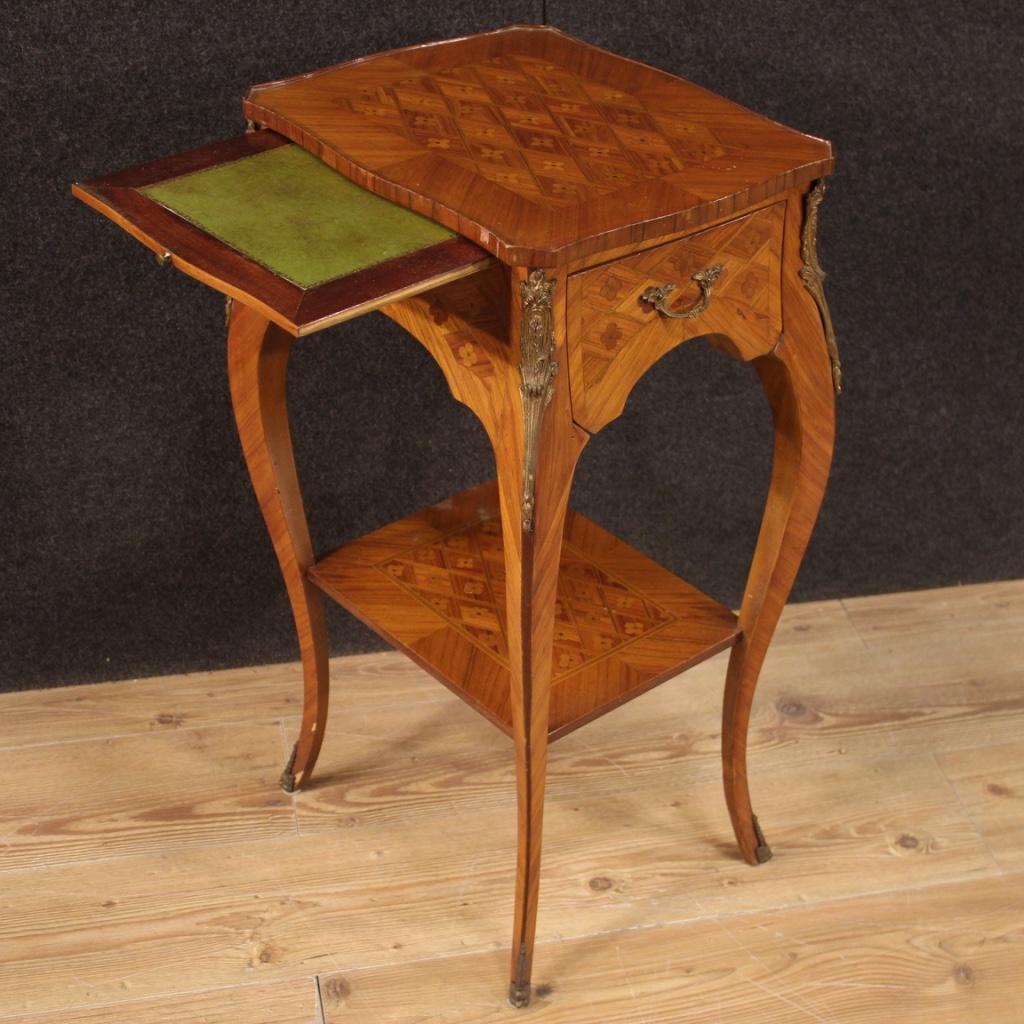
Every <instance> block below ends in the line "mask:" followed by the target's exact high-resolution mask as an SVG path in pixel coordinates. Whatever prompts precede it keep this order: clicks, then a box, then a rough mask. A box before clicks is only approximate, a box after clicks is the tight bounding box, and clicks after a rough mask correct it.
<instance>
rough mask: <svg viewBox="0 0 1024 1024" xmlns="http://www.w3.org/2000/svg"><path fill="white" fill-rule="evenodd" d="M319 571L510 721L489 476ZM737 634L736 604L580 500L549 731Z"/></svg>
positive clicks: (412, 650)
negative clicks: (605, 525) (654, 556)
mask: <svg viewBox="0 0 1024 1024" xmlns="http://www.w3.org/2000/svg"><path fill="white" fill-rule="evenodd" d="M309 578H310V580H311V581H312V582H313V583H314V584H315V585H316V586H318V587H319V588H320V589H321V590H323V591H324V592H325V593H326V594H328V595H329V596H330V597H332V598H334V599H335V600H336V601H337V602H339V603H340V604H341V605H342V606H344V607H345V608H347V609H348V610H349V611H350V612H352V614H354V615H355V616H356V617H357V618H359V619H361V620H362V621H363V622H365V623H366V624H367V625H368V626H370V627H371V628H372V629H374V630H376V631H377V632H378V633H379V634H380V635H381V636H383V637H384V638H385V639H386V640H387V641H388V642H389V643H391V644H393V645H394V646H395V647H397V648H398V649H399V650H401V651H404V652H405V653H406V654H408V655H409V656H410V657H411V658H412V659H413V660H414V661H416V662H417V663H418V664H420V665H422V666H423V668H425V669H426V670H427V671H428V672H430V673H431V674H432V675H434V676H436V677H437V678H438V679H439V680H440V681H441V682H442V683H444V684H445V685H446V686H448V687H450V688H451V689H452V690H454V691H455V693H457V694H458V695H459V696H460V697H462V698H463V699H464V700H466V701H467V702H468V703H469V704H471V705H472V706H473V707H474V708H476V709H477V710H478V711H480V712H481V713H482V714H484V715H486V716H487V717H488V718H489V719H491V721H493V722H494V723H495V724H496V725H498V726H499V727H500V728H502V729H504V730H505V731H506V732H509V733H510V732H511V731H512V707H511V695H510V674H509V661H508V642H507V636H506V629H505V565H504V559H503V553H502V542H501V520H500V517H499V513H498V496H497V486H496V484H495V483H494V482H493V481H491V482H490V483H487V484H484V485H482V486H481V487H477V488H474V489H473V490H470V491H466V492H464V493H463V494H460V495H457V496H456V497H454V498H451V499H449V500H448V501H445V502H442V503H441V504H439V505H433V506H431V507H430V508H426V509H422V510H421V511H419V512H416V513H415V514H414V515H411V516H409V517H407V518H406V519H401V520H399V521H398V522H396V523H391V524H390V525H389V526H385V527H383V528H381V529H380V530H375V531H374V532H373V533H370V534H367V535H366V536H365V537H361V538H359V539H358V540H356V541H353V542H352V543H351V544H346V545H345V546H344V547H341V548H338V550H336V551H333V552H332V553H331V554H329V555H327V556H326V557H325V558H323V559H321V560H320V561H319V562H317V564H316V565H315V566H313V568H312V569H311V570H310V573H309ZM739 635H740V632H739V628H738V626H737V624H736V616H735V615H733V613H732V612H731V611H730V610H729V609H728V608H725V607H723V606H722V605H720V604H718V603H717V602H716V601H713V600H712V599H711V598H709V597H707V596H706V595H705V594H702V593H701V592H700V591H699V590H697V589H695V588H694V587H691V586H690V585H689V584H688V583H684V582H683V581H682V580H681V579H679V578H678V577H677V576H674V575H672V573H670V572H668V570H666V569H663V568H662V567H661V566H659V565H657V564H656V563H654V562H652V561H651V560H650V559H649V558H647V557H645V556H644V555H642V554H640V552H639V551H636V550H635V549H633V548H631V547H629V546H628V545H627V544H624V543H623V542H622V541H620V540H618V539H617V538H616V537H613V536H612V535H611V534H610V533H608V532H607V531H606V530H602V529H601V527H599V526H598V525H597V524H596V523H593V522H591V521H590V520H589V519H586V518H585V517H584V516H581V515H580V514H579V513H578V512H573V511H571V510H570V512H569V514H568V516H567V518H566V527H565V540H564V543H563V546H562V559H561V566H560V575H559V579H558V602H557V609H556V619H555V640H554V657H553V664H552V682H551V718H550V736H551V738H552V739H556V738H557V737H559V736H564V735H565V734H566V733H568V732H571V731H572V730H573V729H575V728H577V727H578V726H581V725H583V724H584V723H585V722H589V721H591V720H592V719H594V718H597V717H598V716H599V715H602V714H604V713H605V712H606V711H610V710H611V709H612V708H614V707H617V706H618V705H620V704H623V703H625V702H626V701H627V700H631V699H632V698H633V697H636V696H638V695H639V694H641V693H643V692H644V691H645V690H649V689H651V687H653V686H656V685H657V684H658V683H660V682H663V681H664V680H666V679H669V678H671V677H672V676H674V675H677V674H678V673H679V672H681V671H683V670H684V669H687V668H690V667H691V666H693V665H696V664H697V663H698V662H700V661H703V660H704V659H705V658H708V657H710V656H711V655H712V654H716V653H718V652H719V651H721V650H724V649H725V648H727V647H730V646H732V645H733V644H734V643H736V641H737V640H738V638H739Z"/></svg>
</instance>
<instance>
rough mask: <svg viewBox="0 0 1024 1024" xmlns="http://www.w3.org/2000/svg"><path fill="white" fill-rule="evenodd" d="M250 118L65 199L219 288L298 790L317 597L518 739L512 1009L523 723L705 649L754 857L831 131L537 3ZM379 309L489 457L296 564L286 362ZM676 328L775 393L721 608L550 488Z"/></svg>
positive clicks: (820, 467)
mask: <svg viewBox="0 0 1024 1024" xmlns="http://www.w3.org/2000/svg"><path fill="white" fill-rule="evenodd" d="M244 110H245V116H246V118H247V119H248V121H249V128H250V130H249V132H247V133H246V134H245V135H243V136H241V137H239V138H237V139H233V140H230V141H228V142H225V143H221V144H218V145H214V146H209V147H206V148H204V149H200V150H195V151H193V152H190V153H186V154H183V155H180V156H177V157H172V158H170V159H167V160H162V161H158V162H155V163H151V164H145V165H143V166H141V167H136V168H132V169H130V170H127V171H122V172H120V173H118V174H114V175H111V176H109V177H106V178H101V179H97V180H95V181H92V182H86V183H85V184H81V185H75V186H74V192H75V194H76V195H78V196H79V197H80V198H82V199H84V200H85V201H86V202H87V203H89V204H90V205H92V206H94V207H95V208H96V209H98V210H100V211H101V212H103V213H105V214H106V215H107V216H109V217H110V218H111V219H113V220H114V221H115V222H116V223H118V224H119V225H120V226H121V227H123V228H125V229H126V230H127V231H129V232H130V233H131V234H133V235H134V236H135V237H136V238H138V239H139V240H141V241H142V242H143V243H144V244H145V245H147V246H149V247H150V248H151V249H152V250H154V252H156V253H157V255H158V257H159V259H160V260H161V261H163V262H165V263H170V264H173V265H174V266H175V267H177V268H178V269H180V270H182V271H184V272H185V273H188V274H190V275H192V276H194V277H196V278H198V279H200V280H201V281H204V282H206V283H207V284H209V285H210V286H211V287H213V288H215V289H217V290H218V291H221V292H223V293H224V294H225V295H226V296H227V297H228V304H229V312H228V376H229V380H230V386H231V395H232V400H233V403H234V410H235V417H236V420H237V424H238V431H239V435H240V437H241V441H242V447H243V450H244V453H245V458H246V462H247V465H248V468H249V473H250V475H251V478H252V483H253V487H254V488H255V490H256V494H257V496H258V498H259V502H260V506H261V509H262V511H263V515H264V518H265V520H266V524H267V528H268V530H269V532H270V536H271V539H272V541H273V544H274V548H275V550H276V552H277V557H278V560H279V562H280V566H281V571H282V574H283V576H284V580H285V583H286V585H287V588H288V594H289V597H290V599H291V606H292V611H293V613H294V617H295V625H296V629H297V632H298V640H299V646H300V648H301V653H302V664H303V673H304V679H305V705H304V713H303V719H302V726H301V732H300V736H299V739H298V742H297V744H296V746H295V750H294V752H293V754H292V757H291V760H290V761H289V763H288V766H287V768H286V769H285V772H284V776H283V784H284V787H285V789H287V790H289V791H290V790H293V789H295V788H297V787H300V786H302V785H304V784H305V783H307V782H308V781H309V779H310V776H311V773H312V771H313V767H314V764H315V763H316V759H317V754H318V753H319V750H320V745H321V742H322V740H323V734H324V727H325V725H326V721H327V695H328V651H327V639H326V634H325V628H324V604H323V597H324V595H325V594H326V595H328V596H329V597H331V598H333V599H335V600H336V601H338V602H339V603H341V604H342V605H343V606H344V607H346V608H347V609H348V610H349V611H351V612H352V613H353V614H354V615H356V616H358V617H359V618H360V619H361V620H362V621H364V622H365V623H367V624H368V625H370V626H371V627H372V628H373V629H375V630H376V631H377V632H378V633H379V634H380V635H381V636H383V637H384V638H385V639H386V640H388V641H389V642H390V643H391V644H393V645H394V646H395V647H397V648H398V649H399V650H402V651H405V652H406V653H407V654H408V655H409V656H410V657H411V658H412V659H413V660H414V661H416V662H417V663H418V664H419V665H421V666H422V667H423V668H424V669H426V670H427V671H428V672H430V673H431V674H432V675H434V676H435V677H437V678H438V679H439V680H440V681H441V682H443V683H444V684H445V685H446V686H448V687H449V688H451V689H452V690H453V691H454V692H455V693H457V694H458V695H459V696H460V697H462V698H463V699H464V700H465V701H466V702H467V703H469V704H470V705H471V706H472V707H474V708H475V709H476V710H477V711H479V712H480V713H481V714H483V715H485V716H486V717H487V718H489V719H490V720H491V721H492V722H493V723H494V724H495V725H497V726H498V728H500V729H502V730H503V731H505V732H506V733H508V734H509V735H510V736H511V737H512V738H513V740H514V744H515V753H516V766H517V780H518V781H517V791H518V805H519V844H518V869H517V876H516V892H515V920H514V928H513V936H512V963H511V991H510V998H511V1001H512V1003H513V1004H514V1005H516V1006H524V1005H526V1004H527V1002H528V1001H529V998H530V976H531V969H532V961H533V944H534V934H535V928H536V914H537V897H538V880H539V868H540V851H541V820H542V815H543V807H544V780H545V771H546V763H547V752H548V744H549V743H550V742H551V741H553V740H556V739H558V738H559V737H561V736H564V735H566V734H567V733H569V732H571V731H572V730H573V729H576V728H578V727H579V726H581V725H583V724H585V723H586V722H589V721H591V720H592V719H594V718H596V717H598V716H599V715H602V714H604V713H605V712H607V711H610V710H611V709H612V708H615V707H617V706H618V705H620V704H622V703H623V702H625V701H627V700H630V699H632V698H633V697H636V696H638V695H639V694H641V693H643V692H644V691H645V690H648V689H650V688H651V687H653V686H655V685H657V684H658V683H660V682H662V681H663V680H666V679H669V678H671V677H673V676H675V675H677V674H679V673H680V672H682V671H684V670H685V669H687V668H690V667H691V666H693V665H695V664H697V663H698V662H700V661H702V660H703V659H705V658H707V657H709V656H710V655H712V654H715V653H716V652H718V651H721V650H723V649H725V648H731V649H732V653H731V655H730V661H729V667H728V671H727V674H726V680H725V699H724V711H723V723H722V758H723V766H724V775H725V792H726V800H727V803H728V807H729V813H730V815H731V817H732V824H733V828H734V830H735V833H736V838H737V841H738V843H739V847H740V850H741V851H742V854H743V856H744V858H745V859H746V860H747V861H749V862H750V863H751V864H758V863H761V862H763V861H765V860H767V859H768V858H769V857H770V856H771V852H770V850H769V847H768V844H767V843H766V841H765V838H764V835H763V833H762V831H761V828H760V826H759V825H758V821H757V818H756V817H755V816H754V814H753V812H752V809H751V803H750V794H749V791H748V786H747V767H746V746H747V726H748V721H749V717H750V708H751V702H752V699H753V696H754V689H755V686H756V683H757V678H758V673H759V671H760V668H761V663H762V661H763V659H764V656H765V652H766V650H767V648H768V644H769V641H770V640H771V637H772V634H773V632H774V630H775V626H776V623H777V622H778V619H779V615H780V613H781V611H782V608H783V605H784V604H785V601H786V599H787V596H788V594H789V591H790V587H791V585H792V583H793V580H794V577H795V576H796V573H797V569H798V567H799V565H800V561H801V559H802V557H803V553H804V549H805V547H806V545H807V541H808V538H809V536H810V533H811V530H812V528H813V525H814V521H815V518H816V516H817V514H818V508H819V505H820V503H821V498H822V494H823V492H824V489H825V484H826V479H827V477H828V472H829V463H830V460H831V454H832V442H833V421H834V393H835V392H838V391H839V389H840V385H841V371H840V365H839V359H838V356H837V353H836V347H835V341H834V338H833V333H832V326H831V322H830V319H829V315H828V310H827V307H826V305H825V300H824V294H823V291H822V282H823V278H824V275H823V273H822V271H821V269H820V267H819V265H818V262H817V258H816V255H815V243H816V222H817V211H818V205H819V203H820V200H821V197H822V194H823V191H824V185H823V183H822V179H823V178H824V176H826V175H828V174H829V173H830V172H831V171H832V167H833V160H832V151H831V147H830V145H829V144H828V143H827V142H823V141H821V140H819V139H815V138H810V137H808V136H806V135H802V134H800V133H798V132H795V131H792V130H790V129H788V128H784V127H782V126H780V125H778V124H775V123H773V122H771V121H768V120H766V119H764V118H762V117H759V116H757V115H756V114H753V113H751V112H749V111H747V110H744V109H743V108H741V107H738V106H736V105H735V104H733V103H730V102H728V101H727V100H724V99H721V98H720V97H718V96H715V95H713V94H712V93H709V92H706V91H705V90H703V89H700V88H698V87H697V86H695V85H692V84H690V83H688V82H685V81H683V80H681V79H679V78H676V77H674V76H673V75H670V74H667V73H666V72H664V71H658V70H655V69H653V68H649V67H646V66H644V65H642V64H638V63H635V62H633V61H629V60H626V59H623V58H621V57H617V56H615V55H613V54H610V53H607V52H605V51H602V50H599V49H596V48H594V47H592V46H589V45H587V44H585V43H582V42H580V41H579V40H577V39H574V38H572V37H571V36H567V35H565V34H563V33H561V32H558V31H556V30H553V29H550V28H543V27H536V26H522V27H512V28H508V29H503V30H501V31H497V32H491V33H487V34H484V35H479V36H472V37H469V38H465V39H457V40H452V41H448V42H442V43H432V44H428V45H424V46H418V47H411V48H408V49H404V50H394V51H391V52H388V53H383V54H377V55H375V56H371V57H366V58H364V59H362V60H357V61H352V62H350V63H348V64H343V65H339V66H337V67H333V68H328V69H326V70H324V71H319V72H315V73H313V74H311V75H305V76H302V77H299V78H294V79H290V80H287V81H283V82H276V83H272V84H268V85H261V86H256V87H254V88H252V89H251V90H250V91H249V94H248V96H247V97H246V99H245V102H244ZM371 309H377V310H380V311H381V312H382V313H384V314H385V315H386V316H388V317H390V318H391V319H392V320H394V321H396V322H397V323H399V324H400V325H401V326H402V327H404V328H405V329H406V330H407V331H408V332H409V333H410V334H412V335H413V337H415V338H416V339H417V340H418V341H419V342H420V343H421V344H422V345H423V346H424V347H425V348H426V349H427V351H428V352H429V353H430V354H431V356H433V358H434V359H435V360H436V362H437V364H438V366H439V367H440V368H441V371H442V372H443V373H444V375H445V378H446V380H447V382H448V385H449V387H450V388H451V392H452V395H453V396H454V397H455V398H456V399H457V400H458V401H460V402H462V403H464V404H465V405H467V406H468V407H469V408H470V409H471V410H472V411H473V412H474V413H475V414H476V415H477V417H479V419H480V422H481V423H482V424H483V426H484V429H485V431H486V433H487V436H488V438H489V439H490V442H491V445H492V446H493V450H494V459H495V469H496V479H495V480H494V481H491V482H490V483H485V484H483V485H482V486H480V487H477V488H475V489H473V490H470V491H467V492H465V493H463V494H459V495H457V496H455V497H453V498H450V499H448V500H446V501H443V502H441V503H440V504H438V505H435V506H433V507H431V508H427V509H424V510H423V511H421V512H418V513H416V514H415V515H411V516H409V517H408V518H406V519H403V520H401V521H400V522H397V523H392V524H391V525H390V526H385V527H384V528H382V529H380V530H377V531H375V532H373V533H371V534H369V535H368V536H366V537H363V538H361V539H359V540H356V541H354V542H353V543H350V544H346V545H345V546H343V547H341V548H340V549H338V550H336V551H332V552H330V553H327V554H323V555H319V556H318V555H316V554H314V552H313V549H312V545H311V543H310V535H309V530H308V528H307V524H306V518H305V514H304V512H303V506H302V499H301V496H300V492H299V484H298V479H297V476H296V471H295V464H294V461H293V456H292V447H291V440H290V437H289V431H288V417H287V412H286V402H285V375H286V369H287V365H288V357H289V353H290V351H291V349H292V346H293V344H294V342H295V339H296V338H298V337H302V336H304V335H306V334H310V333H312V332H314V331H317V330H319V329H321V328H323V327H326V326H329V325H331V324H335V323H338V322H340V321H342V320H345V319H348V318H351V317H354V316H357V315H360V314H362V313H364V312H366V311H368V310H371ZM698 337H704V338H707V339H708V340H709V341H710V343H711V344H712V345H714V346H715V347H716V348H718V349H720V350H721V351H722V352H724V353H725V354H726V355H728V356H731V357H733V358H735V359H740V360H743V361H745V362H749V363H750V364H751V365H752V366H753V368H754V369H755V371H756V372H757V375H758V377H759V378H760V380H761V383H762V384H763V386H764V390H765V392H766V394H767V397H768V401H769V403H770V405H771V408H772V413H773V416H774V430H775V449H774V463H773V470H772V478H771V485H770V490H769V493H768V498H767V503H766V507H765V513H764V520H763V522H762V525H761V531H760V535H759V537H758V541H757V546H756V549H755V553H754V558H753V564H752V566H751V569H750V575H749V578H748V580H747V585H746V589H745V591H744V596H743V602H742V606H741V608H740V612H739V615H738V616H736V615H734V614H733V612H731V611H730V610H729V609H728V608H725V607H723V606H722V605H720V604H718V603H717V602H716V601H714V600H712V599H711V598H710V597H708V596H706V595H705V594H702V593H701V592H700V591H698V590H696V589H695V588H693V587H691V586H690V585H688V584H687V583H684V582H683V581H682V580H680V579H678V578H677V577H675V576H674V575H672V574H671V573H669V572H667V571H666V570H665V569H662V568H661V567H659V566H657V565H655V564H654V563H653V562H651V561H650V560H649V559H647V558H645V557H644V556H643V555H642V554H640V553H639V552H637V551H635V550H633V549H632V548H630V547H629V546H627V545H626V544H624V543H623V542H622V541H619V540H617V539H616V538H615V537H613V536H611V535H610V534H608V533H606V532H605V531H604V530H602V529H601V528H600V527H599V526H597V525H596V524H595V523H593V522H591V521H589V520H588V519H586V518H584V517H583V516H582V515H579V514H578V513H576V512H573V511H571V510H570V509H569V508H568V499H569V492H570V489H571V486H572V480H573V473H574V470H575V468H576V463H577V460H578V459H579V456H580V453H581V452H582V450H583V447H584V445H585V444H586V443H587V440H588V439H589V438H590V436H591V435H592V434H594V433H596V432H597V431H599V430H601V428H602V427H604V426H605V425H606V424H607V423H609V422H610V421H612V420H613V419H615V418H616V417H617V416H618V415H619V414H620V413H621V412H622V409H623V407H624V405H625V402H626V400H627V399H628V397H629V394H630V392H631V391H632V389H633V387H634V386H635V384H636V383H637V381H638V380H639V379H640V378H641V377H642V376H643V374H644V373H645V372H646V371H647V370H648V369H649V368H650V367H651V366H652V365H653V364H654V363H655V362H656V361H657V360H658V359H659V358H660V357H661V356H663V355H664V354H665V353H667V352H668V351H670V350H671V349H673V348H675V347H676V346H678V345H680V344H682V343H683V342H686V341H690V340H692V339H694V338H698ZM652 443H656V440H655V439H652Z"/></svg>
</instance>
